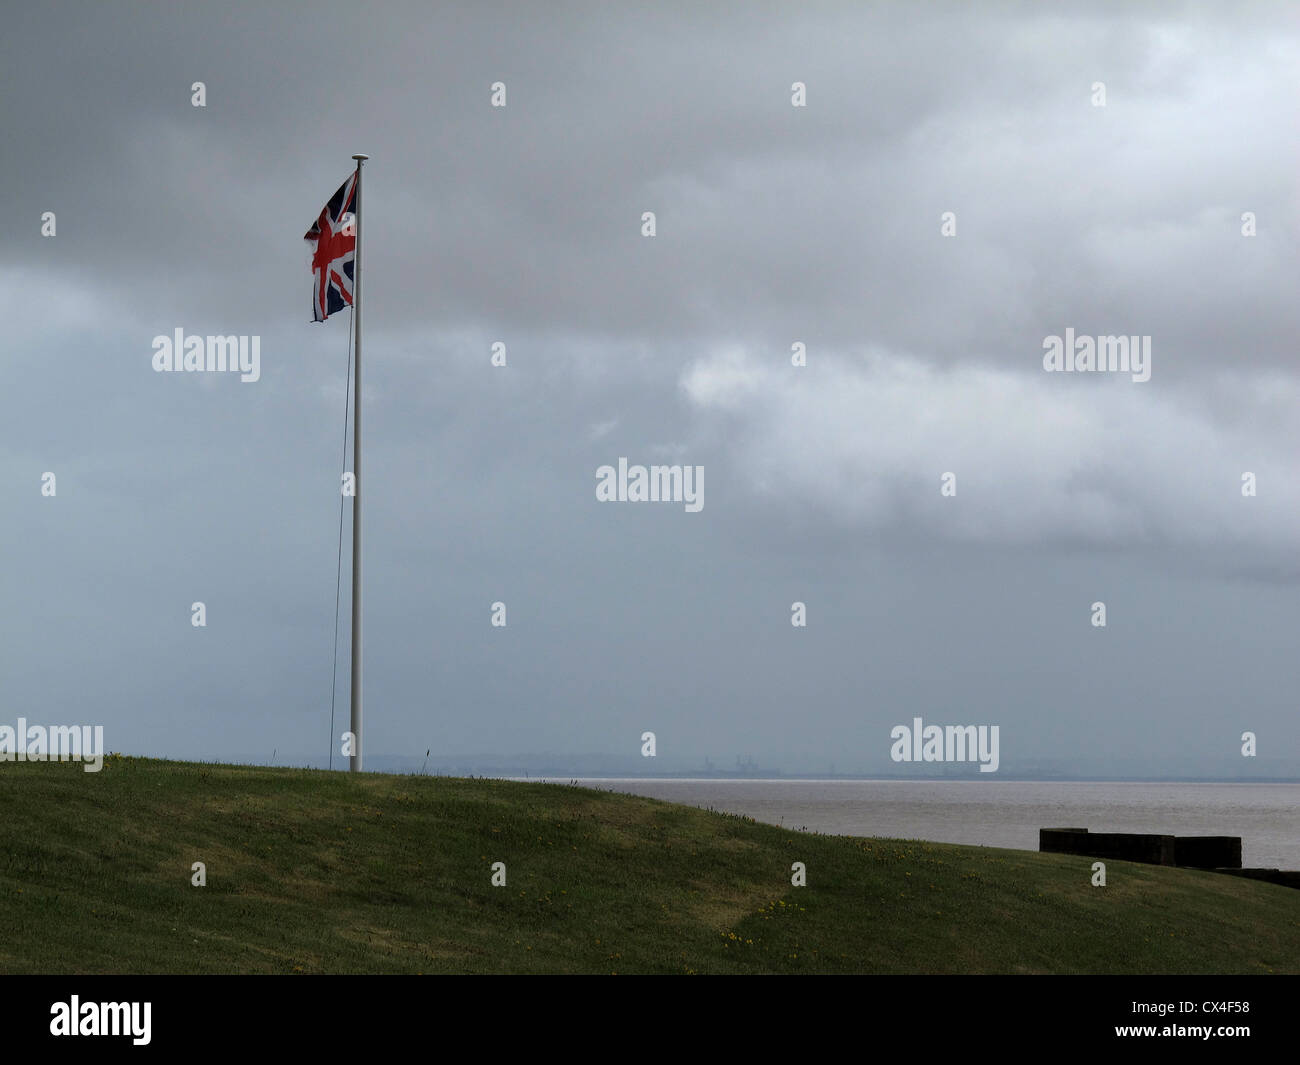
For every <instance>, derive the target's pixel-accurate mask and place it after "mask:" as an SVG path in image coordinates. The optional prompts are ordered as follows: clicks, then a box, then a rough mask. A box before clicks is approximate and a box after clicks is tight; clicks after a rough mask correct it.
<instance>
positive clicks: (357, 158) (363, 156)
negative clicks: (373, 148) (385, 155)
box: [352, 155, 370, 163]
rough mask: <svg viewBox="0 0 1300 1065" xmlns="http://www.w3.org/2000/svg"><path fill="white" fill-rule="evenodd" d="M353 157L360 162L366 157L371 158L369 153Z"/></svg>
mask: <svg viewBox="0 0 1300 1065" xmlns="http://www.w3.org/2000/svg"><path fill="white" fill-rule="evenodd" d="M352 158H353V159H355V160H356V161H357V162H359V163H360V162H363V161H364V160H366V159H369V158H370V156H368V155H354V156H353V157H352Z"/></svg>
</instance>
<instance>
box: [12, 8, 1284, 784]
mask: <svg viewBox="0 0 1300 1065" xmlns="http://www.w3.org/2000/svg"><path fill="white" fill-rule="evenodd" d="M700 6H703V7H704V8H705V10H703V11H700V10H696V9H695V8H696V5H662V4H657V5H637V6H633V5H627V4H602V5H594V4H593V5H558V4H546V5H537V4H522V3H519V4H495V5H482V4H463V5H442V6H440V7H438V8H436V9H435V8H433V7H432V6H431V5H426V4H413V5H404V4H396V3H382V4H375V5H369V6H365V7H358V6H357V5H353V4H314V5H298V4H285V3H279V4H262V3H257V4H228V3H223V4H220V5H218V4H174V5H166V6H163V5H145V4H125V3H119V2H109V3H102V4H96V5H84V4H59V3H49V4H41V5H26V6H24V7H23V8H22V9H20V10H17V11H13V12H9V13H7V14H6V18H5V28H4V33H3V36H2V37H0V129H3V137H2V138H0V140H2V143H0V154H2V156H3V161H4V173H5V188H6V193H7V196H6V199H7V203H8V208H9V218H10V224H9V225H8V226H7V228H6V233H5V238H4V240H3V242H2V243H0V307H2V308H3V312H4V315H3V317H4V326H5V328H4V330H3V334H0V335H2V336H3V339H0V364H2V365H3V369H4V388H3V389H2V390H0V424H3V427H4V429H3V433H0V476H2V477H3V481H2V484H3V504H0V506H2V507H3V521H2V522H0V550H3V553H4V558H5V564H4V567H3V576H2V577H0V582H2V583H0V591H2V593H3V594H2V596H0V607H2V609H0V647H2V648H3V649H2V650H0V690H2V691H3V693H4V703H5V706H4V710H3V714H0V722H2V721H10V722H12V721H13V720H14V719H15V718H16V717H18V716H19V715H24V716H26V717H28V718H29V719H32V720H41V721H48V722H50V723H65V722H86V723H101V724H103V725H104V726H105V733H106V742H107V744H108V746H109V747H110V748H112V749H117V750H122V751H127V752H134V753H142V754H155V755H164V756H174V757H192V758H220V757H238V758H249V759H259V760H266V759H269V758H270V757H271V752H272V751H275V752H277V753H276V760H278V761H282V762H283V761H297V762H302V761H306V760H312V761H319V760H321V759H322V758H323V757H324V755H325V750H326V740H327V734H328V730H329V694H330V665H331V640H332V636H333V617H334V615H333V610H334V578H335V559H336V549H337V534H338V525H337V523H338V507H339V496H338V477H339V471H340V458H341V450H340V448H341V433H342V430H343V424H344V412H343V401H344V391H343V390H344V384H345V368H346V359H347V332H348V322H347V318H346V316H339V317H337V318H333V319H331V320H330V321H329V322H327V323H325V324H324V325H313V324H310V323H309V319H310V302H309V292H310V275H309V272H308V269H309V268H308V249H307V245H306V244H305V243H304V241H303V240H302V234H303V233H304V232H305V230H306V229H307V227H308V226H309V224H310V223H311V222H312V220H313V219H314V218H315V216H316V214H317V213H318V212H319V210H320V208H321V206H322V205H323V203H324V202H325V200H326V199H327V198H328V197H329V196H330V194H331V193H332V192H333V191H334V190H335V189H336V188H337V187H338V185H339V184H340V183H341V182H342V181H343V180H344V178H345V177H346V176H347V173H348V171H349V168H350V166H351V160H350V156H351V154H352V153H353V152H357V151H364V152H368V153H369V154H370V155H371V162H370V163H368V164H367V169H366V177H365V208H364V209H365V219H366V222H365V231H364V237H365V269H366V291H365V298H366V310H365V320H366V337H365V374H366V379H365V407H364V414H365V433H366V437H365V441H364V468H365V472H366V482H365V492H366V540H365V547H366V567H367V568H366V573H365V575H366V599H365V604H366V691H367V696H366V705H367V735H366V749H367V754H368V756H372V757H373V756H378V755H412V754H416V755H418V756H419V757H420V758H421V759H422V758H423V755H424V751H425V750H426V749H430V748H431V749H432V750H433V752H434V754H433V756H432V760H433V761H434V762H435V763H437V762H438V761H439V760H440V759H441V760H443V761H449V760H450V761H454V760H455V759H458V758H461V759H464V758H468V757H470V756H477V755H482V756H485V757H486V756H499V757H502V758H505V757H508V756H512V755H516V754H522V753H529V752H533V753H538V754H541V753H548V752H549V754H550V755H552V756H553V758H552V761H553V762H554V761H559V762H563V761H564V759H565V758H568V757H573V758H576V757H577V756H578V755H582V754H595V755H602V756H605V757H606V760H607V761H609V760H611V759H626V760H627V762H628V764H629V765H630V766H633V767H634V768H635V767H637V766H639V765H640V764H641V759H640V758H639V757H638V751H639V746H640V734H641V732H642V731H643V730H646V729H651V730H654V731H655V732H656V734H657V737H658V745H659V759H658V761H657V763H656V768H660V769H665V770H667V769H675V768H689V767H692V766H699V765H700V764H702V762H703V759H704V757H705V756H706V755H709V756H711V757H712V758H713V759H714V761H715V762H721V763H723V764H727V763H729V762H731V761H732V760H733V759H734V757H735V756H737V755H752V756H753V757H754V758H755V759H756V760H757V761H759V762H762V763H763V764H765V765H773V766H777V767H780V768H783V769H785V770H786V771H802V772H812V771H822V770H825V769H827V768H828V767H829V765H830V764H832V763H833V764H834V765H835V767H836V769H837V770H839V771H854V770H871V769H873V768H881V767H889V766H890V763H889V761H888V750H889V729H890V728H891V727H892V726H893V725H894V724H896V723H899V722H906V721H910V720H911V718H912V717H913V716H917V715H919V716H922V717H923V718H924V719H925V720H926V721H927V722H933V723H970V724H997V725H999V726H1000V727H1001V736H1002V738H1001V746H1002V754H1001V761H1002V772H1003V773H1004V774H1013V773H1014V772H1016V771H1017V770H1018V769H1019V770H1021V771H1027V770H1030V769H1033V768H1034V767H1050V768H1055V769H1057V770H1059V771H1062V772H1076V773H1094V774H1104V773H1107V772H1116V773H1120V772H1123V773H1136V774H1143V773H1149V774H1153V775H1161V774H1164V773H1177V772H1192V771H1195V772H1208V773H1214V774H1216V775H1240V776H1242V777H1243V778H1245V779H1250V778H1251V777H1254V776H1260V775H1265V774H1273V775H1281V774H1288V775H1294V774H1300V716H1298V715H1297V704H1296V688H1297V685H1296V675H1297V667H1296V661H1297V656H1296V653H1295V639H1296V633H1297V632H1300V562H1298V561H1297V554H1296V547H1297V543H1298V542H1300V418H1298V417H1297V412H1298V411H1300V369H1298V365H1297V353H1296V338H1297V336H1300V299H1297V298H1296V283H1297V279H1298V278H1300V270H1298V269H1297V267H1298V266H1300V262H1298V261H1297V259H1298V256H1297V251H1296V233H1297V229H1298V228H1300V204H1298V201H1297V191H1298V189H1300V150H1298V149H1300V130H1298V129H1297V120H1296V113H1297V112H1296V106H1297V101H1298V100H1300V73H1298V72H1300V26H1298V25H1297V20H1296V14H1295V9H1294V8H1291V7H1288V6H1285V5H1273V4H1266V5H1265V4H1261V5H1233V6H1230V7H1229V6H1223V7H1214V6H1201V5H1163V4H1162V5H1154V4H1153V5H1137V4H1123V5H1105V4H1102V5H1098V4H1078V5H1050V6H1048V5H992V4H990V5H967V4H960V5H951V6H949V5H911V4H898V5H872V6H867V5H859V4H843V5H821V6H818V5H802V4H800V5H795V4H761V5H744V6H737V5H722V4H709V5H700ZM195 81H203V82H204V83H205V85H206V92H207V106H206V107H204V108H196V107H193V106H191V84H192V83H193V82H195ZM495 81H502V82H504V83H505V84H506V86H507V106H506V107H505V108H493V107H491V106H490V104H489V86H490V85H491V84H492V83H493V82H495ZM795 81H802V82H804V83H806V85H807V107H805V108H795V107H792V106H791V83H792V82H795ZM1098 81H1100V82H1103V83H1104V84H1105V91H1106V105H1105V106H1104V107H1096V106H1093V103H1092V97H1093V83H1094V82H1098ZM45 211H53V212H55V214H56V216H57V235H56V236H55V237H52V238H49V237H42V235H41V215H42V213H43V212H45ZM643 211H654V212H655V213H656V217H657V226H658V232H657V235H656V236H655V237H654V238H646V237H643V236H642V235H641V214H642V212H643ZM945 211H951V212H954V213H955V215H956V219H957V233H956V235H955V236H952V237H945V236H942V235H941V233H940V221H941V215H942V214H943V212H945ZM1247 211H1249V212H1253V213H1254V215H1255V217H1256V226H1257V235H1256V236H1254V237H1244V236H1243V235H1242V221H1241V216H1242V214H1243V213H1244V212H1247ZM176 328H183V329H184V330H185V331H186V332H187V333H192V334H209V333H212V334H248V335H258V336H260V337H261V353H262V377H261V380H260V381H258V382H256V383H241V382H240V381H239V380H238V379H237V378H235V377H222V378H220V379H214V375H204V374H158V373H154V372H153V370H152V368H151V365H150V360H151V357H152V348H151V341H152V338H153V337H154V336H155V335H157V334H168V335H170V334H171V333H172V332H173V331H174V330H175V329H176ZM1067 328H1071V329H1073V330H1075V332H1076V333H1078V334H1081V335H1082V334H1087V335H1103V334H1111V333H1114V334H1124V335H1149V336H1151V337H1152V374H1151V379H1150V380H1149V381H1147V382H1145V383H1135V382H1133V381H1132V380H1131V379H1130V378H1129V377H1128V376H1127V375H1118V374H1094V375H1078V374H1052V373H1046V372H1044V370H1043V366H1042V355H1043V340H1044V337H1046V336H1048V335H1052V334H1058V335H1062V334H1064V332H1065V330H1066V329H1067ZM496 340H500V341H503V342H505V343H506V344H507V346H508V366H507V367H506V368H504V369H502V368H493V367H492V366H491V365H490V363H489V347H490V345H491V343H492V342H493V341H496ZM796 341H802V342H804V343H805V344H806V345H807V351H808V365H807V366H806V367H802V368H798V367H794V366H792V365H791V362H790V350H791V344H792V343H794V342H796ZM619 456H627V457H628V459H629V461H630V462H644V463H650V462H657V461H669V460H671V461H673V462H682V463H688V464H691V465H702V466H704V467H705V470H706V476H705V495H704V499H705V505H704V508H703V510H702V511H701V512H699V513H695V514H689V513H685V512H684V510H683V508H682V507H681V506H680V505H667V504H654V505H652V504H631V503H626V504H618V503H600V502H597V500H596V498H595V491H594V489H595V471H596V468H597V467H598V466H600V465H602V464H605V463H616V462H617V460H618V458H619ZM45 471H52V472H54V473H55V474H56V475H57V478H58V481H57V485H58V494H57V496H56V497H54V498H45V497H42V495H41V491H40V488H41V476H42V474H43V473H44V472H45ZM945 471H952V472H955V473H956V474H957V484H958V492H957V495H956V496H955V497H953V498H944V497H941V495H940V492H939V486H940V475H941V474H942V473H944V472H945ZM1245 471H1251V472H1253V473H1255V475H1256V477H1257V480H1258V495H1257V496H1256V497H1254V498H1243V496H1242V493H1241V475H1242V473H1243V472H1245ZM346 581H347V570H346V566H345V570H344V582H345V595H344V604H343V607H344V611H345V613H344V619H345V623H344V632H345V633H346V607H347V602H346ZM497 600H500V601H504V602H505V603H506V605H507V608H508V611H509V614H508V617H509V624H508V626H507V627H506V628H505V629H497V628H493V627H491V626H490V624H489V611H490V606H491V604H492V603H493V602H494V601H497ZM795 600H799V601H803V602H805V603H807V608H808V626H807V628H806V629H796V628H793V627H792V626H791V625H790V605H791V603H792V602H793V601H795ZM1098 600H1100V601H1104V602H1105V603H1106V606H1107V613H1108V617H1107V622H1108V624H1107V627H1106V628H1105V629H1097V628H1094V627H1093V626H1092V625H1091V624H1090V611H1089V608H1090V605H1091V604H1092V603H1093V602H1094V601H1098ZM193 601H203V602H204V603H205V604H206V607H207V614H208V624H207V627H206V628H202V629H196V628H194V627H192V626H191V624H190V604H191V602H193ZM340 656H341V662H342V664H343V666H344V667H346V661H347V648H346V643H345V642H344V643H342V644H341V647H340ZM346 692H347V687H346V670H345V668H344V670H342V671H341V672H340V684H339V693H340V699H339V707H338V721H337V722H336V724H337V726H338V727H337V728H336V732H337V731H340V730H341V729H342V727H343V722H345V721H346V714H347V708H346ZM1246 730H1251V731H1254V732H1256V733H1257V735H1258V737H1259V754H1260V756H1259V758H1258V759H1256V760H1254V761H1249V760H1246V759H1243V758H1242V757H1241V756H1240V754H1239V748H1240V736H1241V733H1242V732H1243V731H1246ZM574 764H575V767H577V765H578V763H577V762H576V761H575V763H574ZM610 764H613V763H612V762H610Z"/></svg>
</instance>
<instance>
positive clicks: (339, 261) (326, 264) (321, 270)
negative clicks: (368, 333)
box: [303, 174, 357, 322]
mask: <svg viewBox="0 0 1300 1065" xmlns="http://www.w3.org/2000/svg"><path fill="white" fill-rule="evenodd" d="M356 194H357V175H356V174H353V175H352V176H351V177H349V178H348V179H347V181H345V182H343V184H342V185H340V186H339V190H338V192H336V193H334V195H333V196H331V197H330V202H329V203H327V204H326V205H325V208H324V210H322V211H321V213H320V217H319V218H317V219H316V221H315V222H313V223H312V227H311V229H309V230H307V233H306V235H305V236H304V237H303V239H304V240H310V241H313V242H314V243H315V251H314V252H313V254H312V257H311V268H312V273H313V274H314V276H315V284H314V285H313V286H312V300H311V310H312V321H314V322H323V321H325V319H326V318H328V317H329V316H330V315H331V314H333V313H334V312H335V311H341V310H343V308H344V307H347V306H351V304H352V270H353V262H354V260H355V258H356V251H357V226H356V218H357V216H356V210H357V205H356V202H355V201H356Z"/></svg>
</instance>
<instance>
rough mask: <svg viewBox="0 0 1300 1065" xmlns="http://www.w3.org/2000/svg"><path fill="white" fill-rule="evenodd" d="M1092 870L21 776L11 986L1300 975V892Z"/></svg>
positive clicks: (1009, 855) (516, 807)
mask: <svg viewBox="0 0 1300 1065" xmlns="http://www.w3.org/2000/svg"><path fill="white" fill-rule="evenodd" d="M498 861H500V862H504V863H505V864H506V877H507V883H506V886H505V887H493V886H492V884H491V876H492V871H491V866H492V863H494V862H498ZM796 861H800V862H804V863H805V864H806V866H807V878H808V884H807V886H806V887H799V888H796V887H792V886H791V883H790V876H791V873H790V867H791V864H792V863H793V862H796ZM194 862H203V863H205V865H206V868H207V886H205V887H194V886H192V885H191V876H192V873H191V866H192V863H194ZM1090 865H1091V861H1090V860H1089V859H1082V858H1074V857H1069V856H1064V855H1051V854H1035V853H1032V852H1025V851H1010V850H995V849H990V848H981V847H963V846H952V845H948V844H935V843H919V842H914V841H900V840H884V839H858V838H852V837H835V836H819V835H810V834H806V833H799V832H793V831H790V830H787V829H782V828H777V827H774V826H770V825H762V824H757V823H755V822H753V821H749V820H747V819H743V818H738V817H732V816H727V815H723V814H717V813H711V812H708V811H704V810H697V809H694V808H691V807H686V806H677V805H673V804H669V803H663V802H658V801H655V800H651V799H642V798H635V797H632V796H625V795H615V794H612V793H608V792H601V791H592V790H586V789H579V788H572V787H566V786H561V785H554V784H519V783H509V782H504V781H496V780H459V779H449V778H438V777H402V776H388V775H381V774H363V775H359V776H355V777H353V776H349V775H347V774H344V773H324V772H318V771H312V770H295V769H266V768H246V767H235V766H217V765H199V764H188V763H178V762H161V761H153V760H146V759H133V758H119V757H116V756H114V757H112V758H111V759H110V760H109V761H108V762H107V763H106V764H105V767H104V769H103V770H102V771H101V772H100V773H98V774H93V773H85V772H83V771H82V768H81V766H80V765H77V764H74V763H67V764H58V763H36V764H16V763H7V764H0V972H6V973H172V972H175V973H190V972H196V973H198V972H201V973H230V972H240V973H299V972H301V973H322V972H367V973H388V972H392V973H397V972H410V973H416V972H423V973H448V972H450V973H470V972H478V973H494V972H495V973H519V972H537V973H561V972H574V973H579V972H581V973H773V972H775V973H787V972H790V973H793V972H806V973H811V972H821V973H834V972H877V973H915V972H925V973H940V972H955V973H989V972H1000V973H1017V972H1033V973H1118V972H1127V973H1174V972H1179V973H1268V972H1296V971H1298V970H1300V891H1295V890H1290V889H1287V888H1283V887H1278V886H1276V885H1272V884H1264V883H1257V882H1253V881H1249V880H1244V879H1239V878H1236V877H1227V876H1219V875H1215V874H1213V873H1202V872H1194V871H1189V870H1180V869H1166V868H1159V867H1155V866H1146V865H1134V864H1129V863H1126V862H1109V863H1107V873H1108V881H1109V884H1108V886H1107V887H1105V888H1094V887H1092V886H1091V884H1090V876H1091V873H1090Z"/></svg>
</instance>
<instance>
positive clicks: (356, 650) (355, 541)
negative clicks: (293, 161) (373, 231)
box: [348, 155, 370, 773]
mask: <svg viewBox="0 0 1300 1065" xmlns="http://www.w3.org/2000/svg"><path fill="white" fill-rule="evenodd" d="M352 158H353V159H355V160H356V161H357V188H356V196H355V202H354V211H353V213H354V214H355V216H356V227H357V243H356V252H355V254H354V257H353V260H352V325H353V327H354V329H355V332H356V335H355V339H354V340H353V348H354V356H355V359H356V361H355V362H354V363H353V369H354V374H355V377H354V382H353V387H352V396H353V400H352V477H353V480H354V490H355V492H356V494H355V495H354V496H353V497H352V757H351V759H350V760H349V762H348V769H349V771H350V772H353V773H359V772H361V164H362V163H363V162H365V160H367V159H369V158H370V156H368V155H354V156H353V157H352Z"/></svg>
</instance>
